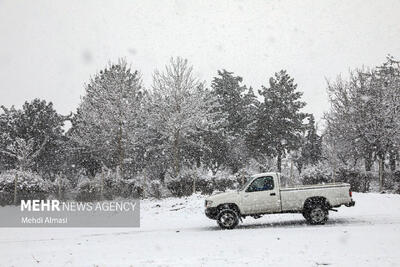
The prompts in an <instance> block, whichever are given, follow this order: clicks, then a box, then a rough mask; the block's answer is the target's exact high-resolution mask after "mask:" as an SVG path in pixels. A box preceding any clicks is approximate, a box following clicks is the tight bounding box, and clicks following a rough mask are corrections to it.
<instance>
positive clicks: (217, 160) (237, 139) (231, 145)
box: [209, 70, 258, 173]
mask: <svg viewBox="0 0 400 267" xmlns="http://www.w3.org/2000/svg"><path fill="white" fill-rule="evenodd" d="M242 82H243V78H242V77H240V76H235V75H234V74H233V72H228V71H226V70H222V71H218V76H217V77H214V78H213V81H212V84H211V88H212V89H211V92H212V95H213V96H215V97H216V99H217V101H218V104H219V107H218V111H219V112H220V113H221V114H225V116H226V118H225V122H224V125H222V126H221V129H220V131H219V132H218V133H217V134H216V135H214V136H210V137H209V141H210V143H211V144H212V147H213V149H212V152H211V153H212V157H213V162H214V164H215V166H218V167H219V166H221V165H225V166H228V167H229V168H230V169H231V170H232V171H233V172H234V173H236V172H237V171H238V170H239V169H240V168H242V167H243V166H244V165H245V164H246V163H247V162H248V160H249V157H250V154H249V151H248V148H247V143H246V137H247V136H248V135H249V130H250V128H249V125H250V124H251V122H252V121H253V120H254V116H255V110H256V106H257V103H258V101H257V98H256V96H255V95H254V92H253V89H252V88H251V87H250V88H247V87H246V86H245V85H243V84H242Z"/></svg>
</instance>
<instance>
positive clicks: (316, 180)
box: [300, 162, 332, 185]
mask: <svg viewBox="0 0 400 267" xmlns="http://www.w3.org/2000/svg"><path fill="white" fill-rule="evenodd" d="M331 176H332V174H331V170H330V169H329V168H328V167H327V166H326V165H325V164H323V163H322V162H320V163H318V164H317V165H315V166H307V167H306V168H304V170H303V171H302V173H301V175H300V180H301V182H302V183H303V184H305V185H307V184H322V183H329V182H330V181H331Z"/></svg>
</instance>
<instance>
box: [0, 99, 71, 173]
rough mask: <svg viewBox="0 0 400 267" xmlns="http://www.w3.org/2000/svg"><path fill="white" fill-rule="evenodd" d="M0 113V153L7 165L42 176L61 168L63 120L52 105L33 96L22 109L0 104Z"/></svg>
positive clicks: (64, 117) (65, 118) (67, 117)
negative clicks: (35, 172) (0, 108)
mask: <svg viewBox="0 0 400 267" xmlns="http://www.w3.org/2000/svg"><path fill="white" fill-rule="evenodd" d="M2 109H3V113H2V114H1V115H0V127H1V129H2V132H1V136H0V153H1V154H2V158H4V159H7V158H8V163H9V168H10V167H11V168H12V167H14V168H22V169H28V168H29V169H31V170H34V171H37V172H40V173H42V174H45V175H46V176H52V175H54V174H55V173H56V172H59V171H61V165H62V161H63V130H62V126H63V124H64V121H65V120H67V119H69V116H61V115H59V114H57V112H56V111H55V110H54V108H53V104H52V103H51V102H50V103H46V101H44V100H39V99H34V100H33V101H31V102H25V103H24V105H23V106H22V110H16V109H15V108H14V107H11V108H10V109H7V108H5V107H2Z"/></svg>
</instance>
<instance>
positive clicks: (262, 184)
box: [246, 176, 274, 192]
mask: <svg viewBox="0 0 400 267" xmlns="http://www.w3.org/2000/svg"><path fill="white" fill-rule="evenodd" d="M272 189H274V178H272V177H271V176H265V177H259V178H257V179H255V180H254V181H253V182H252V183H251V185H250V186H249V187H248V188H247V190H246V192H258V191H267V190H272Z"/></svg>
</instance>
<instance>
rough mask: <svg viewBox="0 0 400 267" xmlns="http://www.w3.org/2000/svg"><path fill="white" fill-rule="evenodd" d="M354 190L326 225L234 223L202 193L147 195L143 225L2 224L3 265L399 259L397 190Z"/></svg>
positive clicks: (279, 220)
mask: <svg viewBox="0 0 400 267" xmlns="http://www.w3.org/2000/svg"><path fill="white" fill-rule="evenodd" d="M353 198H354V199H355V201H356V206H355V207H353V208H346V207H343V208H340V209H339V212H337V213H335V212H331V213H330V219H329V221H328V223H327V224H326V225H323V226H309V225H306V224H305V222H304V220H303V217H302V216H301V215H299V214H282V215H270V216H264V217H262V218H260V219H257V220H255V219H252V218H250V219H246V220H244V222H243V223H242V224H240V226H239V227H238V228H237V229H234V230H220V229H219V228H218V227H217V225H216V222H215V221H212V220H209V219H207V218H206V217H205V216H204V214H203V211H204V208H203V204H204V197H202V196H193V197H189V198H182V199H176V198H169V199H165V200H161V201H157V200H144V201H142V204H141V217H142V218H141V227H140V228H123V229H121V228H118V229H116V228H101V229H96V228H91V229H90V228H61V229H55V228H47V229H45V228H43V229H28V228H1V229H0V266H192V267H193V266H243V265H244V266H245V265H248V266H399V265H400V253H399V249H400V195H391V194H373V193H368V194H354V197H353Z"/></svg>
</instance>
